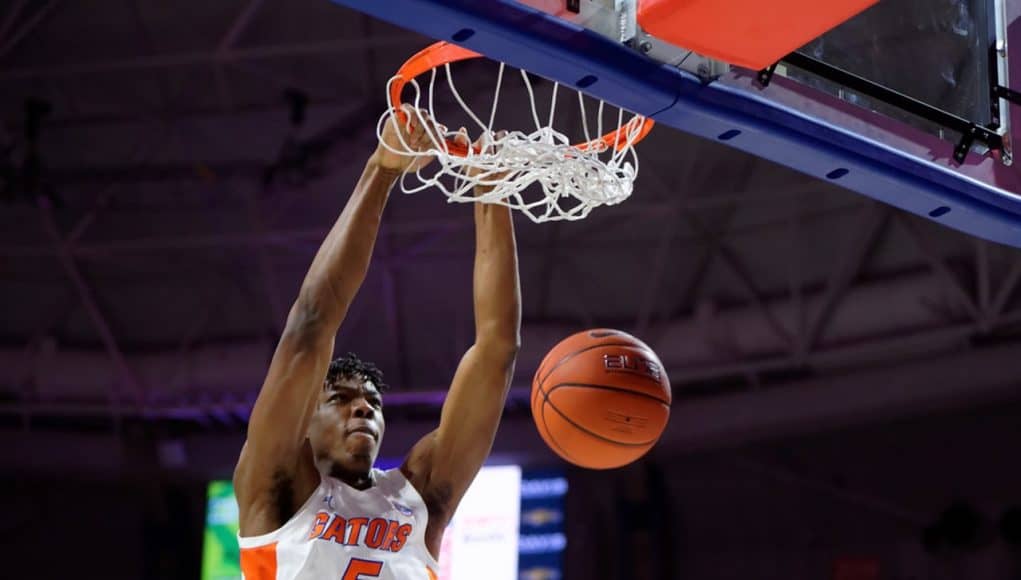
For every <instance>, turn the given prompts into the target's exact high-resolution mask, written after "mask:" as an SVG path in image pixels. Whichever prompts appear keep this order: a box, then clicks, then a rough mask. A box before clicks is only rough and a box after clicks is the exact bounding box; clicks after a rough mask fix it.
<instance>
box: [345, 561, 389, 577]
mask: <svg viewBox="0 0 1021 580" xmlns="http://www.w3.org/2000/svg"><path fill="white" fill-rule="evenodd" d="M382 571H383V563H382V562H377V561H376V560H362V559H361V558H351V561H350V562H348V564H347V570H344V577H343V578H342V580H363V579H365V578H375V577H377V576H379V573H380V572H382Z"/></svg>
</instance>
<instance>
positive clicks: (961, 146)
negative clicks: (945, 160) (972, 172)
mask: <svg viewBox="0 0 1021 580" xmlns="http://www.w3.org/2000/svg"><path fill="white" fill-rule="evenodd" d="M978 131H979V129H978V126H977V125H972V126H971V128H970V129H968V130H967V131H965V132H964V133H961V140H960V141H958V142H957V145H955V146H954V161H956V162H957V163H964V159H965V158H966V157H967V156H968V150H970V149H971V145H972V143H974V142H975V137H976V136H977V135H978Z"/></svg>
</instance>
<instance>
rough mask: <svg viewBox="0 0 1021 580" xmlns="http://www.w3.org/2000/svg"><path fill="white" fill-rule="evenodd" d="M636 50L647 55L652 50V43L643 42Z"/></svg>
mask: <svg viewBox="0 0 1021 580" xmlns="http://www.w3.org/2000/svg"><path fill="white" fill-rule="evenodd" d="M638 50H640V51H642V53H643V54H649V51H651V50H652V43H651V42H649V41H648V40H643V41H642V43H641V44H639V45H638Z"/></svg>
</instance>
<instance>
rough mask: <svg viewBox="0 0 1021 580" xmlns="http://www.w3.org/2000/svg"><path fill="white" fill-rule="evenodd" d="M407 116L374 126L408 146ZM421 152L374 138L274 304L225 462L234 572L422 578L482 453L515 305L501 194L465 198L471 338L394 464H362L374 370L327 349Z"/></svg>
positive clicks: (378, 436) (510, 236)
mask: <svg viewBox="0 0 1021 580" xmlns="http://www.w3.org/2000/svg"><path fill="white" fill-rule="evenodd" d="M408 112H410V110H409V111H408ZM408 118H409V119H411V121H410V122H409V124H408V125H407V126H404V127H398V126H395V124H394V123H393V122H390V123H388V125H387V127H386V128H385V129H384V131H383V135H382V139H384V140H385V141H386V142H387V143H389V144H391V145H394V146H396V145H397V144H398V141H397V139H398V135H397V132H398V131H401V132H402V136H403V138H404V140H405V142H407V143H409V144H412V145H414V146H415V150H422V149H423V147H422V146H423V145H424V144H425V143H426V142H427V140H428V138H429V137H428V135H427V133H426V131H427V130H429V129H428V123H431V120H430V121H428V123H427V124H426V126H421V125H420V124H419V123H418V122H417V120H416V115H414V114H409V115H408ZM423 118H425V119H427V120H428V117H427V116H425V114H424V113H423ZM428 161H429V160H428V159H427V158H422V157H412V156H402V155H396V154H394V153H391V152H390V151H388V150H387V149H386V148H384V147H378V148H377V149H376V152H375V153H374V154H373V155H372V156H371V157H370V158H369V161H368V163H367V164H366V166H365V170H364V172H363V173H362V176H361V179H360V180H359V181H358V184H357V186H356V187H355V189H354V192H353V193H352V194H351V197H350V199H349V200H348V202H347V205H346V206H345V208H344V211H343V212H342V213H341V214H340V218H339V219H338V220H337V222H336V224H335V225H334V226H333V228H332V230H331V231H330V233H329V235H328V236H327V238H326V240H325V241H324V242H323V244H322V247H320V249H319V251H318V253H317V254H316V256H315V259H314V260H313V262H312V266H311V268H310V269H309V272H308V274H307V275H306V276H305V280H304V282H303V283H302V286H301V290H300V292H299V294H298V298H297V300H296V302H295V303H294V306H293V307H292V308H291V311H290V313H289V315H288V317H287V325H286V327H285V328H284V331H283V334H282V336H281V338H280V343H279V344H278V346H277V349H276V352H275V353H274V355H273V360H272V362H271V363H270V367H269V372H268V374H267V377H266V380H265V383H263V386H262V390H261V391H260V392H259V397H258V399H257V400H256V402H255V407H254V409H253V410H252V416H251V421H250V422H249V425H248V438H247V441H246V442H245V445H244V447H243V448H242V450H241V456H240V458H239V459H238V464H237V468H236V469H235V472H234V489H235V493H236V495H237V500H238V506H239V508H240V533H239V538H238V541H239V544H240V547H241V567H242V571H243V573H244V576H245V578H246V580H294V579H306V578H307V579H313V578H314V579H316V580H321V579H337V580H367V579H370V578H383V579H393V580H415V579H422V580H426V579H430V578H435V573H436V569H437V566H436V556H437V555H438V553H439V548H440V542H441V540H442V538H443V530H444V528H445V527H446V525H447V523H448V521H449V520H450V518H451V516H452V515H453V513H454V510H455V508H456V507H457V504H458V502H459V501H460V499H461V497H462V496H463V495H464V493H465V491H466V490H467V488H468V485H469V484H470V483H471V481H472V480H473V479H474V478H475V475H476V473H477V472H478V470H479V469H480V468H481V466H482V463H483V462H484V461H485V459H486V457H487V456H488V455H489V451H490V448H491V447H492V443H493V438H494V437H495V434H496V429H497V425H498V424H499V421H500V415H501V412H502V410H503V405H504V401H505V400H506V396H507V389H508V386H509V384H510V379H511V375H512V374H513V369H514V359H515V355H516V353H517V347H518V341H519V327H520V318H521V314H520V310H521V308H520V295H519V294H520V292H519V288H518V272H517V254H516V250H515V245H514V229H513V225H512V221H511V216H510V212H509V210H508V209H507V208H506V207H501V206H495V205H484V204H476V206H475V232H476V248H475V270H474V306H475V343H474V345H472V347H471V348H469V349H468V351H467V352H466V353H465V355H464V358H463V359H462V360H461V362H460V365H459V366H458V367H457V371H456V373H455V375H454V378H453V381H452V383H451V385H450V392H449V394H448V395H447V399H446V402H445V403H444V404H443V410H442V413H441V415H440V422H439V427H438V428H437V429H436V430H435V431H433V432H432V433H430V434H428V435H426V436H425V437H424V438H423V439H422V440H421V441H419V442H418V443H417V444H416V445H415V446H414V447H412V448H411V450H410V452H409V453H408V455H407V457H406V459H405V461H404V464H403V465H402V466H401V467H400V469H395V470H390V471H380V470H377V469H374V468H373V463H374V461H375V459H376V454H377V453H378V451H379V445H380V441H381V440H382V438H383V433H384V430H385V422H384V420H383V405H382V396H381V394H380V388H381V386H382V385H381V384H380V373H379V371H378V370H376V368H375V366H373V365H371V364H367V363H363V362H361V361H359V360H358V359H357V358H355V357H353V356H349V357H344V358H341V359H338V360H335V361H333V362H332V363H331V362H330V358H331V357H332V354H333V344H334V336H335V335H336V333H337V330H338V328H339V327H340V324H341V322H342V321H343V320H344V316H345V314H346V313H347V309H348V307H349V306H350V304H351V301H352V300H353V299H354V297H355V294H356V293H357V291H358V289H359V287H360V286H361V284H362V281H363V280H364V278H365V274H366V270H367V269H368V266H369V260H370V257H371V254H372V248H373V246H374V244H375V241H376V233H377V231H378V229H379V223H380V218H381V215H382V213H383V207H384V206H385V204H386V201H387V198H388V196H389V192H390V189H391V187H392V186H393V184H394V182H395V180H396V179H397V177H398V176H399V175H400V174H401V173H402V172H404V171H414V170H415V169H417V168H419V167H421V166H423V165H425V164H426V163H428Z"/></svg>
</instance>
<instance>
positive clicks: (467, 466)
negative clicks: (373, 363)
mask: <svg viewBox="0 0 1021 580" xmlns="http://www.w3.org/2000/svg"><path fill="white" fill-rule="evenodd" d="M474 308H475V343H474V344H473V345H472V346H471V348H469V349H468V351H467V352H466V353H465V355H464V357H463V358H462V359H461V363H460V364H459V365H458V367H457V372H456V373H455V375H454V379H453V382H452V383H451V386H450V392H449V394H448V395H447V399H446V402H445V403H444V404H443V410H442V413H441V416H440V425H439V428H438V429H437V430H436V431H434V432H433V433H431V434H430V435H427V436H426V437H425V438H424V439H422V441H420V442H419V444H418V445H416V446H415V448H414V449H413V450H412V452H411V454H410V455H409V457H408V460H407V462H406V463H405V467H404V471H405V473H406V474H407V475H409V477H410V478H411V480H412V482H413V483H414V484H415V486H416V487H417V488H418V489H419V491H420V492H421V493H422V495H423V497H424V499H425V501H426V503H427V504H428V505H429V507H430V518H432V517H433V516H437V519H438V520H443V521H433V519H430V522H429V527H430V531H432V532H434V533H431V534H428V535H429V536H431V537H427V542H428V543H430V544H434V543H435V544H436V545H438V540H439V538H440V537H441V534H442V530H443V526H444V525H445V524H446V521H445V518H449V517H450V516H451V515H452V514H453V508H455V507H456V505H457V503H458V501H460V498H461V496H462V495H464V492H465V491H466V490H467V488H468V486H469V485H470V484H471V482H472V480H473V479H474V478H475V475H476V474H477V473H478V471H479V469H480V468H481V467H482V464H483V462H484V461H485V460H486V457H487V456H488V455H489V451H490V448H491V447H492V444H493V439H494V437H495V435H496V430H497V426H498V425H499V422H500V415H501V413H502V412H503V407H504V402H505V401H506V398H507V390H508V388H509V386H510V381H511V377H512V375H513V373H514V360H515V356H516V355H517V350H518V346H519V342H520V328H521V292H520V289H519V285H518V261H517V251H516V248H515V242H514V225H513V221H512V220H511V213H510V210H509V209H508V208H506V207H503V206H498V205H492V204H482V203H477V204H475V272H474ZM437 528H438V529H437ZM437 532H438V533H437ZM430 548H434V546H433V545H430Z"/></svg>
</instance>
